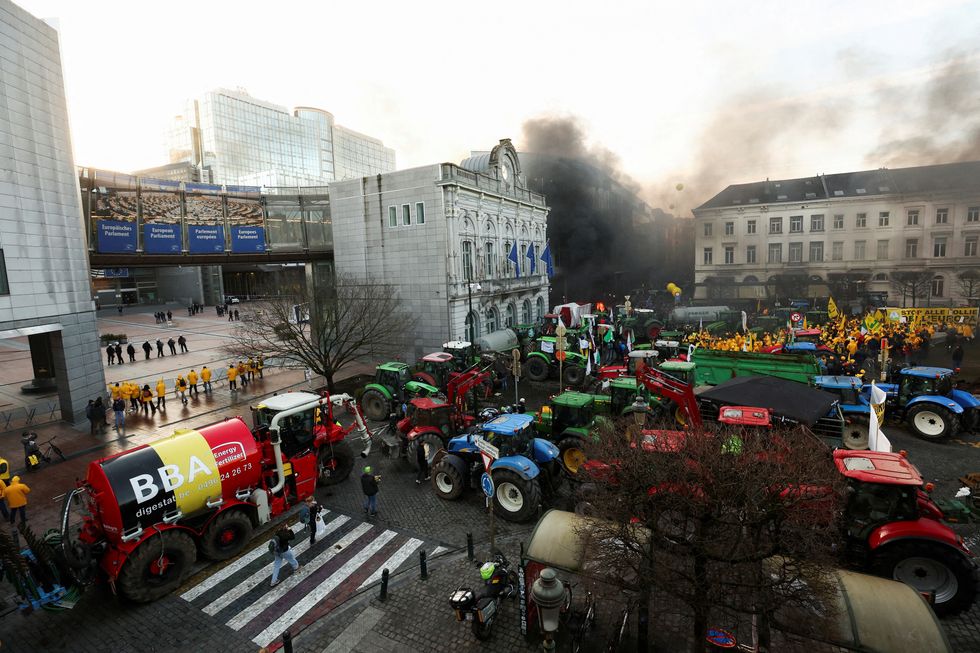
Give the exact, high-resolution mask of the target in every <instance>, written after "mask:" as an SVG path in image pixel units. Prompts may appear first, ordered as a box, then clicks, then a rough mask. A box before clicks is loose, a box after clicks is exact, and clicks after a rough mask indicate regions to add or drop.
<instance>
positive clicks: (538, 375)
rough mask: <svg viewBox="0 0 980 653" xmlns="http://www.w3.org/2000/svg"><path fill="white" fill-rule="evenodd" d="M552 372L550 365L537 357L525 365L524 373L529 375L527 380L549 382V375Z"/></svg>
mask: <svg viewBox="0 0 980 653" xmlns="http://www.w3.org/2000/svg"><path fill="white" fill-rule="evenodd" d="M550 371H551V370H550V369H549V367H548V363H546V362H545V361H544V360H542V359H541V358H538V357H537V356H535V357H534V358H532V359H530V360H529V361H528V362H527V363H525V365H524V373H525V374H527V378H529V379H531V380H532V381H547V380H548V373H549V372H550Z"/></svg>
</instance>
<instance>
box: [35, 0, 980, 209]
mask: <svg viewBox="0 0 980 653" xmlns="http://www.w3.org/2000/svg"><path fill="white" fill-rule="evenodd" d="M16 1H18V2H19V4H20V5H21V6H23V7H24V8H26V9H27V10H28V11H30V12H32V13H33V14H35V15H36V16H39V17H43V18H48V17H53V18H57V19H58V21H59V24H60V30H61V34H62V51H63V52H62V54H63V58H64V63H65V66H64V67H65V76H66V83H67V94H68V105H69V109H70V112H71V120H72V128H73V139H74V145H75V154H76V162H77V163H78V164H80V165H90V166H96V167H103V168H109V169H115V170H124V171H128V170H132V169H136V168H140V167H148V166H153V165H158V164H162V163H165V162H166V160H165V159H166V157H165V152H164V147H163V132H164V128H165V126H166V125H167V123H168V121H169V118H170V117H171V116H172V115H173V114H174V113H176V112H177V111H178V110H179V108H180V106H181V100H182V99H183V98H185V97H188V96H190V95H193V94H195V93H197V92H199V91H202V90H205V89H208V88H213V87H218V86H224V87H229V88H234V87H237V86H241V87H244V88H246V89H247V90H248V91H249V92H250V93H251V94H252V95H253V96H255V97H258V98H262V99H265V100H269V101H272V102H275V103H277V104H281V105H286V106H289V107H291V106H294V105H308V106H317V107H321V108H323V109H326V110H328V111H330V112H332V113H333V114H334V116H335V118H336V120H337V122H338V123H339V124H342V125H344V126H346V127H350V128H352V129H356V130H359V131H362V132H365V133H367V134H370V135H372V136H376V137H379V138H381V139H382V140H384V142H385V143H386V144H387V145H389V146H391V147H393V148H395V150H396V156H397V162H398V166H399V167H411V166H414V165H423V164H427V163H433V162H438V161H459V160H460V159H461V158H462V157H463V156H465V155H466V154H467V153H468V151H469V150H471V149H487V148H489V147H490V146H492V145H493V144H494V143H496V141H497V140H498V139H499V138H501V137H511V138H513V139H514V140H515V141H517V142H518V144H520V140H521V125H522V123H523V122H524V120H526V119H528V118H532V117H541V116H545V115H551V114H554V115H565V116H575V117H577V118H578V119H579V120H580V122H581V124H582V126H583V127H584V129H585V132H586V134H587V135H588V139H589V141H590V142H591V143H594V144H600V145H601V146H602V147H605V148H607V149H608V150H610V151H611V152H613V153H614V154H616V155H617V156H618V157H619V158H620V160H621V165H622V168H623V170H624V171H625V172H626V173H627V174H629V175H630V176H632V177H633V178H635V179H637V180H638V181H640V182H641V183H642V184H644V185H645V186H646V187H648V188H651V189H658V188H660V187H664V188H674V185H675V183H676V182H685V181H687V182H688V183H689V184H693V185H694V186H697V183H698V182H697V180H698V178H699V177H700V176H701V175H703V173H704V170H705V167H706V166H707V167H711V166H712V165H713V166H715V167H716V168H718V167H720V171H719V170H715V171H714V172H713V174H712V175H710V176H708V177H704V179H706V181H705V184H707V185H710V186H713V185H715V184H718V183H720V184H722V185H724V184H727V183H734V182H739V181H749V180H753V179H757V178H761V177H765V176H770V177H789V176H794V175H803V174H813V173H819V172H832V171H845V170H853V169H860V168H865V167H877V166H878V165H883V164H885V163H890V162H889V161H876V160H874V159H875V158H876V157H877V156H878V155H877V154H874V153H875V152H876V151H877V148H879V146H880V145H881V143H882V141H883V140H888V139H893V138H904V137H907V136H910V135H911V136H915V135H916V134H915V133H912V134H909V133H908V132H909V131H911V132H915V130H916V129H921V127H920V126H918V123H916V120H917V119H918V118H919V117H920V116H918V113H917V111H918V110H917V109H916V107H917V106H918V105H919V104H922V103H925V102H927V98H926V97H925V95H924V94H923V93H924V91H923V89H925V88H926V87H927V86H928V84H929V83H930V80H932V79H933V78H934V77H935V76H936V75H937V71H941V70H943V65H944V62H945V61H948V59H949V58H950V57H951V56H954V55H955V56H958V57H959V58H960V59H959V60H960V62H961V63H962V65H963V66H965V67H966V69H967V72H968V73H969V74H970V75H976V74H977V71H978V70H980V49H978V45H977V41H976V35H977V34H980V5H978V3H975V2H974V3H970V2H965V1H960V0H935V1H932V2H927V1H918V2H894V1H887V2H884V1H882V2H879V1H858V2H854V1H853V0H851V1H847V2H843V1H842V2H838V1H832V2H793V1H792V0H790V1H786V0H783V1H781V2H758V1H755V2H753V1H750V0H742V1H741V2H723V1H722V0H714V1H713V2H683V3H681V2H658V1H657V2H655V1H652V0H651V1H647V2H621V1H613V2H596V1H595V0H592V1H590V2H579V1H569V0H564V1H562V2H551V1H547V2H545V1H540V0H525V1H524V2H511V1H508V0H498V1H496V2H480V3H462V2H422V1H415V2H405V1H404V0H402V1H398V2H387V1H386V2H365V1H363V0H362V1H360V2H353V1H351V2H342V3H341V2H334V1H319V2H316V1H310V2H299V1H290V0H278V1H277V2H267V1H263V2H259V1H243V0H238V1H235V2H224V1H215V0H196V1H194V2H185V1H182V0H169V1H168V2H166V3H160V2H148V1H147V0H123V1H115V0H91V1H89V2H80V1H79V0H16ZM951 53H952V54H951ZM974 106H977V105H974ZM804 117H805V120H804ZM951 129H953V130H954V131H955V129H956V126H955V125H953V126H951ZM948 136H949V137H950V138H953V137H954V136H955V134H952V133H951V134H948ZM732 137H734V139H733V138H732ZM770 137H771V138H770ZM722 179H723V180H722ZM717 190H720V188H712V189H711V190H710V194H713V192H716V191H717ZM659 192H660V191H658V190H652V191H651V192H650V193H649V196H651V197H658V193H659ZM700 192H701V193H702V194H703V193H705V192H709V191H708V190H707V189H703V188H702V189H701V190H700ZM668 201H670V202H673V199H671V198H667V197H666V196H665V198H664V204H665V207H666V203H667V202H668ZM678 204H684V202H683V201H680V202H678Z"/></svg>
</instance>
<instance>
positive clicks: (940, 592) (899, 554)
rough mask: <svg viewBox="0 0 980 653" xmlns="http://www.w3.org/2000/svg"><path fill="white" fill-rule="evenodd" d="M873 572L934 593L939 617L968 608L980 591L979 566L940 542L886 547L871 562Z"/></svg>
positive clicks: (918, 589)
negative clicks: (978, 584) (978, 589)
mask: <svg viewBox="0 0 980 653" xmlns="http://www.w3.org/2000/svg"><path fill="white" fill-rule="evenodd" d="M872 571H873V572H874V573H875V574H877V575H879V576H884V577H885V578H893V579H895V580H897V581H900V582H903V583H905V584H906V585H909V586H910V587H912V588H913V589H915V590H916V591H918V592H935V593H936V603H935V605H933V610H935V612H936V614H937V615H939V616H940V617H944V616H947V615H953V614H956V613H958V612H962V611H963V610H966V609H968V608H969V607H970V606H971V605H973V600H974V598H975V597H976V593H977V582H978V578H977V568H976V567H975V566H974V565H972V564H971V563H970V561H968V560H967V559H966V558H965V557H964V556H963V555H961V554H959V553H957V552H956V551H953V550H950V549H947V548H946V547H944V546H942V545H939V544H931V543H929V542H923V541H918V542H916V541H914V540H913V541H908V542H899V543H897V544H892V545H889V546H886V547H884V550H883V551H882V552H881V553H880V554H878V555H876V557H875V559H874V560H873V561H872Z"/></svg>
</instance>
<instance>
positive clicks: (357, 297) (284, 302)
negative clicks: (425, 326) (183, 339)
mask: <svg viewBox="0 0 980 653" xmlns="http://www.w3.org/2000/svg"><path fill="white" fill-rule="evenodd" d="M415 321H416V318H415V317H414V316H412V315H411V314H409V313H408V312H407V311H406V310H405V308H404V306H403V305H402V302H401V300H400V299H399V297H398V292H397V290H396V289H395V287H394V286H392V285H390V284H387V283H382V282H379V281H376V280H373V279H358V278H356V277H353V276H351V275H343V274H337V275H335V276H334V277H333V278H331V279H329V280H327V281H324V282H322V283H321V284H320V285H319V287H318V288H317V291H316V295H315V296H314V294H313V292H311V291H307V292H306V293H304V294H303V295H302V296H299V297H281V298H277V299H275V300H272V301H268V302H265V303H262V304H259V305H257V306H256V311H255V313H254V314H253V315H252V316H250V317H249V318H248V319H247V320H243V321H242V322H241V323H240V325H239V326H238V329H237V332H236V334H235V336H234V343H233V344H232V345H229V346H228V347H226V349H227V350H228V351H229V352H230V353H232V354H234V355H236V356H254V355H255V354H256V353H257V352H261V353H263V354H264V355H265V356H268V357H274V358H280V359H282V360H284V361H287V362H291V363H294V364H296V365H301V366H303V367H308V368H309V369H310V370H312V371H313V372H314V373H316V374H321V375H323V376H324V377H325V378H326V379H327V388H328V389H329V391H330V392H333V391H334V376H335V375H336V374H337V373H338V372H340V371H341V370H343V369H344V368H345V367H347V366H348V365H350V364H351V363H353V362H354V361H356V360H358V359H362V358H364V359H368V360H372V361H376V360H379V359H382V358H384V357H387V356H393V355H396V354H397V353H399V352H400V351H401V350H402V347H403V346H404V345H405V343H406V342H407V340H408V337H410V336H411V334H412V332H413V328H414V325H415Z"/></svg>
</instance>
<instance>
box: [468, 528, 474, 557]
mask: <svg viewBox="0 0 980 653" xmlns="http://www.w3.org/2000/svg"><path fill="white" fill-rule="evenodd" d="M466 557H467V558H469V559H470V560H472V559H473V558H474V557H475V556H474V554H473V533H467V534H466Z"/></svg>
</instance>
